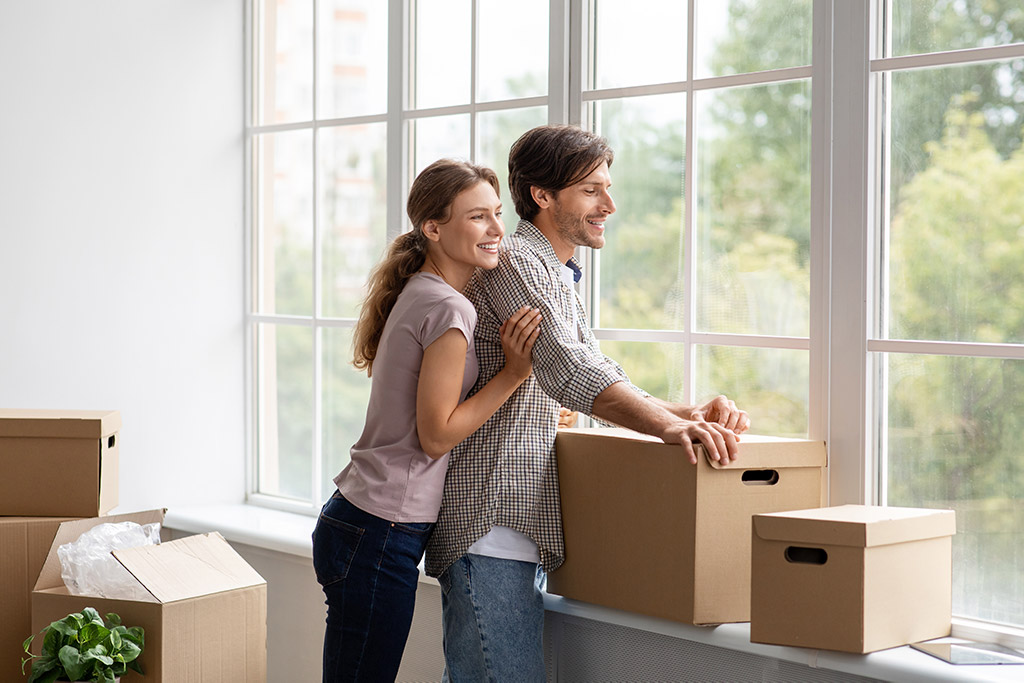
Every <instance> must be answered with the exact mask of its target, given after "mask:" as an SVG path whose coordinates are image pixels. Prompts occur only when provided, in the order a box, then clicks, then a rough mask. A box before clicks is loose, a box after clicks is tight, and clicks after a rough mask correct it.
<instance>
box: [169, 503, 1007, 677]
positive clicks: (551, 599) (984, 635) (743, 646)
mask: <svg viewBox="0 0 1024 683" xmlns="http://www.w3.org/2000/svg"><path fill="white" fill-rule="evenodd" d="M315 524H316V518H315V517H311V516H308V515H302V514H296V513H294V512H282V511H280V510H272V509H269V508H263V507H259V506H256V505H244V504H239V505H214V506H204V507H190V508H178V509H175V510H168V512H167V516H166V518H165V520H164V525H165V526H166V527H168V528H170V529H176V530H178V531H185V532H188V533H207V532H210V531H218V532H220V533H221V535H223V536H224V538H226V539H227V540H228V541H231V542H234V543H242V544H245V545H250V546H254V547H257V548H263V549H265V550H271V551H276V552H280V553H285V554H288V555H293V556H297V557H300V558H305V559H307V560H309V559H312V540H311V538H310V535H311V534H312V532H313V527H314V525H315ZM420 581H421V582H423V583H430V584H434V585H436V584H437V581H436V580H434V579H432V578H430V577H428V576H426V575H425V574H424V573H423V569H422V566H421V568H420ZM544 608H545V609H547V610H549V611H552V612H558V613H560V614H565V615H569V616H575V617H579V618H582V619H590V620H593V621H599V622H605V623H609V624H617V625H620V626H625V627H628V628H635V629H639V630H642V631H649V632H652V633H659V634H663V635H667V636H671V637H675V638H682V639H685V640H689V641H693V642H698V643H704V644H707V645H713V646H715V647H723V648H727V649H731V650H736V651H740V652H747V653H750V654H754V655H760V656H763V657H771V658H774V659H779V660H783V661H788V662H793V663H797V664H804V665H806V666H810V667H814V668H821V669H828V670H833V671H841V672H844V673H850V674H855V675H858V676H866V677H869V678H877V679H881V680H893V681H909V680H915V681H978V680H989V681H1001V680H1005V681H1020V680H1021V678H1022V676H1024V665H989V666H954V665H951V664H947V663H945V662H943V661H940V660H938V659H936V658H934V657H931V656H929V655H926V654H924V653H923V652H918V651H916V650H913V649H911V648H910V647H898V648H893V649H891V650H883V651H881V652H874V653H872V654H868V655H854V654H846V653H842V652H830V651H825V650H810V649H806V648H799V647H783V646H778V645H763V644H760V643H751V642H750V625H749V624H722V625H721V626H715V627H698V626H690V625H688V624H680V623H676V622H672V621H667V620H664V619H656V618H653V617H646V616H643V615H639V614H632V613H630V612H623V611H621V610H615V609H610V608H607V607H600V606H598V605H591V604H587V603H582V602H577V601H575V600H568V599H566V598H563V597H560V596H557V595H549V594H545V596H544ZM986 627H987V628H986ZM954 633H955V634H956V635H957V636H963V637H971V638H974V639H977V640H986V639H990V640H999V641H1000V642H1003V643H1004V644H1006V645H1009V646H1010V647H1018V648H1019V647H1021V643H1022V642H1024V640H1019V638H1021V637H1022V636H1024V634H1021V633H1018V632H1016V631H1010V630H1007V631H1006V632H1005V634H1004V633H1003V632H999V633H995V632H994V630H993V629H992V628H991V626H989V625H985V624H979V623H977V622H974V623H968V622H964V623H963V624H961V623H960V622H959V621H958V622H957V623H955V624H954ZM997 636H1000V637H997ZM1002 636H1005V637H1002Z"/></svg>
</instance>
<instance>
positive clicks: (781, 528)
mask: <svg viewBox="0 0 1024 683" xmlns="http://www.w3.org/2000/svg"><path fill="white" fill-rule="evenodd" d="M753 520H754V521H753V525H754V526H753V529H754V533H755V534H756V535H757V536H758V537H759V538H762V539H764V540H768V541H785V542H791V543H795V544H803V545H809V546H820V545H843V546H854V547H866V548H867V547H874V546H882V545H892V544H894V543H905V542H907V541H917V540H923V539H927V538H938V537H940V536H952V535H953V534H955V533H956V514H955V513H954V512H953V511H952V510H925V509H919V508H899V507H885V506H878V505H838V506H835V507H828V508H816V509H811V510H797V511H793V512H773V513H768V514H760V515H754V517H753Z"/></svg>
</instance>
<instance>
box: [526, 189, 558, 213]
mask: <svg viewBox="0 0 1024 683" xmlns="http://www.w3.org/2000/svg"><path fill="white" fill-rule="evenodd" d="M530 195H531V196H532V197H533V201H535V202H537V206H539V207H540V208H542V209H546V208H548V207H549V206H551V201H552V199H553V198H554V197H553V193H551V192H548V191H547V190H543V189H541V188H539V187H537V186H536V185H530Z"/></svg>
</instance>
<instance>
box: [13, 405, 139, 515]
mask: <svg viewBox="0 0 1024 683" xmlns="http://www.w3.org/2000/svg"><path fill="white" fill-rule="evenodd" d="M120 428H121V416H120V414H119V413H118V412H117V411H102V410H6V409H5V410H0V469H2V471H3V473H4V476H3V477H0V515H18V516H26V517H95V516H97V515H102V514H105V513H107V512H109V511H110V510H112V509H113V508H114V507H116V506H117V468H118V448H119V444H118V441H119V434H118V430H119V429H120Z"/></svg>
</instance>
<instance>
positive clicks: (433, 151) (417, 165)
mask: <svg viewBox="0 0 1024 683" xmlns="http://www.w3.org/2000/svg"><path fill="white" fill-rule="evenodd" d="M409 125H410V129H411V133H410V138H411V145H410V146H411V147H412V148H413V149H414V150H415V157H414V158H413V167H414V169H415V171H414V172H415V173H419V172H420V171H422V170H423V169H425V168H426V167H427V166H429V165H430V164H432V163H434V162H435V161H437V160H438V159H441V158H444V157H450V158H454V159H469V114H456V115H455V116H436V117H431V118H428V119H416V120H414V121H410V122H409ZM506 173H507V171H506Z"/></svg>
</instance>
